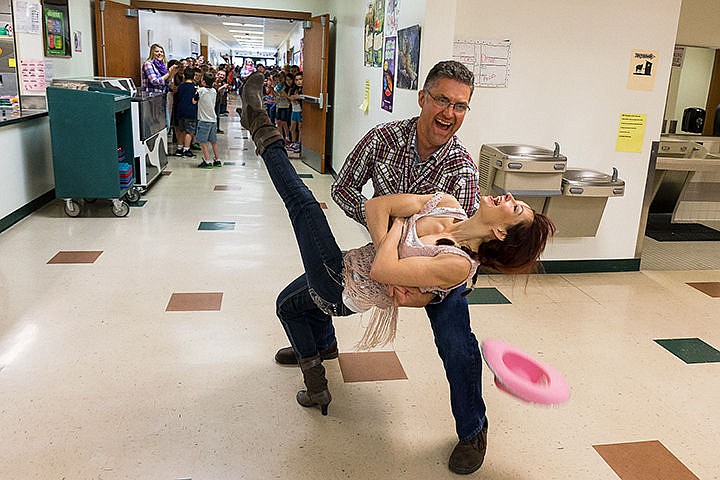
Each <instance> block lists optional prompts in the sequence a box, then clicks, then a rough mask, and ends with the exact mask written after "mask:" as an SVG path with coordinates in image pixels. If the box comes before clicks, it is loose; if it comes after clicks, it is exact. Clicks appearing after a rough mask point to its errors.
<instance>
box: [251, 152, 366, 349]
mask: <svg viewBox="0 0 720 480" xmlns="http://www.w3.org/2000/svg"><path fill="white" fill-rule="evenodd" d="M262 158H263V161H264V162H265V166H266V167H267V170H268V173H269V174H270V179H271V180H272V183H273V185H274V186H275V190H277V192H278V194H279V195H280V198H281V199H282V201H283V203H284V204H285V208H286V209H287V211H288V216H289V217H290V222H291V223H292V227H293V230H294V232H295V238H296V239H297V244H298V248H299V249H300V256H301V257H302V262H303V266H304V267H305V273H304V274H303V275H301V276H300V277H299V278H297V279H296V280H294V281H293V282H292V283H290V285H288V286H287V287H285V289H284V290H283V291H282V292H280V294H279V295H278V298H277V302H276V312H277V315H278V318H280V322H281V323H282V325H283V328H284V329H285V333H286V334H287V336H288V339H289V340H290V343H291V345H292V346H293V349H294V350H295V355H296V356H297V357H298V358H308V357H312V356H315V355H317V354H318V352H320V351H321V350H325V349H327V347H329V346H330V344H331V343H332V342H333V341H335V328H334V327H333V324H332V316H346V315H351V314H352V313H353V312H352V311H350V310H349V309H348V308H347V307H346V306H345V305H344V304H343V302H342V291H343V286H342V269H343V254H342V251H341V250H340V247H338V245H337V242H336V241H335V237H334V236H333V234H332V232H331V231H330V226H329V225H328V222H327V218H325V213H324V212H323V211H322V209H321V208H320V204H319V203H318V201H317V200H316V199H315V196H314V195H313V194H312V192H311V191H310V189H309V188H308V187H307V185H305V183H304V182H303V181H302V179H301V178H300V177H299V176H298V174H297V172H296V171H295V168H294V167H293V166H292V164H291V163H290V160H289V159H288V156H287V151H286V150H285V146H284V142H283V141H282V140H279V141H277V142H275V143H273V144H272V145H270V146H268V147H267V148H266V149H265V151H264V152H263V154H262Z"/></svg>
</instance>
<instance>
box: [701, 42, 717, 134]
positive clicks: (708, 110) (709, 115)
mask: <svg viewBox="0 0 720 480" xmlns="http://www.w3.org/2000/svg"><path fill="white" fill-rule="evenodd" d="M718 105H720V50H716V51H715V64H714V65H713V72H712V77H711V79H710V89H709V91H708V98H707V105H705V127H704V128H703V135H710V136H712V135H713V134H714V133H713V126H714V125H715V109H717V107H718Z"/></svg>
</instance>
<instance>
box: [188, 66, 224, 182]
mask: <svg viewBox="0 0 720 480" xmlns="http://www.w3.org/2000/svg"><path fill="white" fill-rule="evenodd" d="M214 83H215V76H214V75H213V74H212V73H210V72H206V73H203V75H202V79H201V80H200V88H198V91H197V94H196V95H195V100H194V101H196V102H197V115H198V117H197V118H198V124H197V141H198V142H199V143H200V148H201V149H202V155H203V161H202V162H201V163H200V164H199V165H198V168H213V167H222V162H221V161H220V160H218V147H217V124H216V122H217V114H216V113H215V99H216V97H217V91H215V89H214V88H213V84H214ZM208 144H210V145H212V151H213V157H214V161H210V151H209V148H208Z"/></svg>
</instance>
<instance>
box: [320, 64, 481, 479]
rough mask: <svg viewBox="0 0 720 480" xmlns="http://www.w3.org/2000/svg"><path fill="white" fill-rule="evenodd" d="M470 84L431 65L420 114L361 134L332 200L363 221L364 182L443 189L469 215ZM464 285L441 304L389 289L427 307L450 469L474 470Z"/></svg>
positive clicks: (476, 404)
mask: <svg viewBox="0 0 720 480" xmlns="http://www.w3.org/2000/svg"><path fill="white" fill-rule="evenodd" d="M473 84H474V77H473V74H472V72H470V71H469V70H468V69H467V68H466V67H465V66H464V65H462V64H461V63H458V62H454V61H446V62H440V63H438V64H437V65H435V66H434V67H433V68H432V69H431V70H430V72H429V73H428V76H427V78H426V80H425V85H424V86H423V89H422V90H421V91H420V92H419V93H418V103H419V105H420V108H421V111H420V116H419V117H416V118H412V119H408V120H401V121H397V122H392V123H388V124H385V125H381V126H379V127H376V128H374V129H372V130H371V131H370V132H368V133H367V135H365V136H364V137H363V138H362V140H360V142H359V143H358V144H357V146H356V147H355V148H354V149H353V151H352V152H351V153H350V155H349V156H348V158H347V159H346V161H345V164H344V165H343V167H342V169H341V170H340V174H339V175H338V178H337V180H336V182H335V183H334V184H333V186H332V197H333V199H334V200H335V202H337V204H338V205H340V207H341V208H342V209H343V210H344V211H345V213H346V214H347V215H348V216H349V217H351V218H353V219H354V220H356V221H357V222H359V223H362V224H363V225H366V226H367V222H366V218H365V201H366V200H367V198H365V196H363V194H362V188H363V185H365V184H366V183H367V182H368V181H370V180H371V181H372V184H373V187H374V189H375V192H374V195H375V196H378V195H387V194H391V193H415V194H428V193H435V192H438V191H442V192H446V193H450V194H452V195H453V196H455V198H457V199H458V201H459V202H460V204H461V205H462V206H463V208H464V209H465V211H466V212H467V214H468V215H472V214H473V213H475V210H477V208H478V202H479V195H478V172H477V168H476V166H475V164H474V162H473V160H472V157H471V156H470V154H469V153H468V151H467V150H466V149H465V147H464V146H463V145H462V144H461V143H460V141H459V140H458V138H457V137H456V136H455V132H457V131H458V129H459V128H460V126H461V125H462V123H463V120H464V119H465V115H466V114H467V112H468V111H469V110H470V107H469V106H468V102H469V101H470V98H471V96H472V91H473ZM464 290H465V286H460V287H458V288H456V289H455V290H453V291H452V293H450V294H449V295H448V296H447V297H446V298H445V300H443V301H442V302H440V303H433V302H432V300H433V299H432V298H431V297H432V295H431V294H420V293H413V292H414V289H408V288H402V287H398V288H396V289H395V297H396V299H397V300H398V301H399V303H400V304H401V305H406V306H425V310H426V312H427V315H428V318H429V319H430V324H431V326H432V329H433V332H434V336H435V344H436V346H437V349H438V353H439V355H440V358H441V359H442V361H443V365H444V367H445V373H446V376H447V380H448V383H449V384H450V403H451V406H452V412H453V415H454V417H455V424H456V431H457V434H458V438H459V442H458V444H457V445H456V446H455V449H454V450H453V452H452V454H451V455H450V460H449V462H448V467H449V468H450V470H452V471H453V472H455V473H459V474H469V473H472V472H474V471H476V470H477V469H478V468H480V466H481V465H482V463H483V460H484V458H485V448H486V441H487V419H486V418H485V403H484V401H483V398H482V384H481V374H482V360H481V355H480V349H479V347H478V342H477V340H476V338H475V335H474V334H473V333H472V330H471V329H470V312H469V309H468V303H467V300H466V298H465V297H464V296H462V295H461V293H462V292H463V291H464ZM328 323H329V322H328ZM329 324H330V325H331V323H329ZM334 338H335V337H334V332H333V334H332V339H333V340H334Z"/></svg>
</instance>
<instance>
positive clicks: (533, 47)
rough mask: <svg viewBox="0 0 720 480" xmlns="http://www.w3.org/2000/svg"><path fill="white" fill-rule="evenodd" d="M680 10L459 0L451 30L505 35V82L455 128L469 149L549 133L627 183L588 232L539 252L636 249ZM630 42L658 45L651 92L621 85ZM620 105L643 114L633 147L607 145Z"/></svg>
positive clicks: (574, 160)
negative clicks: (638, 145) (640, 137)
mask: <svg viewBox="0 0 720 480" xmlns="http://www.w3.org/2000/svg"><path fill="white" fill-rule="evenodd" d="M679 11H680V0H658V1H656V2H653V6H652V8H648V7H647V5H641V4H640V3H633V2H625V1H620V0H608V1H606V2H566V1H564V0H548V1H545V2H536V1H534V0H516V1H514V2H506V3H497V2H491V1H489V0H458V4H457V14H456V23H455V36H456V37H457V38H468V39H509V40H511V42H512V47H511V48H512V49H511V70H510V82H509V86H508V88H499V89H490V88H485V89H476V92H475V95H474V96H473V99H472V102H471V106H472V108H473V111H472V112H470V114H469V115H468V117H467V118H466V120H465V124H464V125H463V127H462V129H461V130H460V132H459V133H460V137H461V139H462V141H463V142H464V143H465V145H466V146H467V147H468V148H469V149H470V151H471V152H472V153H473V155H478V152H479V150H480V147H481V146H482V145H483V144H485V143H502V142H510V143H527V144H531V145H540V146H547V147H550V146H552V145H553V142H555V141H557V142H559V143H560V145H561V151H562V153H564V154H565V155H566V156H567V157H568V166H569V167H575V168H578V167H587V168H591V169H594V170H600V171H603V172H608V173H609V172H611V170H612V167H613V166H614V167H617V168H618V170H619V172H620V177H621V178H622V179H624V180H625V182H626V192H625V196H624V197H622V198H611V199H609V200H608V202H607V207H606V208H605V212H604V215H603V218H602V222H601V224H600V227H599V230H598V232H597V235H596V236H595V237H576V238H556V239H555V240H554V241H553V243H552V245H550V246H549V248H548V249H547V251H546V254H545V256H544V258H545V259H562V260H572V259H624V258H634V257H635V248H636V242H637V239H638V226H639V219H640V216H641V209H642V203H643V195H644V190H645V183H646V179H647V173H648V163H649V156H650V147H651V142H652V141H653V140H658V139H659V137H660V130H661V125H662V117H663V110H664V106H665V98H666V93H667V85H668V79H669V75H670V68H671V59H672V53H673V48H674V44H675V32H676V30H677V20H678V17H679ZM479 12H482V14H480V13H479ZM633 49H643V50H657V52H658V55H659V57H658V61H657V63H656V65H655V67H656V75H657V76H656V79H655V84H654V89H653V90H652V91H649V92H647V91H637V90H628V89H627V87H626V85H627V80H628V71H629V68H630V56H631V51H632V50H633ZM446 51H447V52H448V53H449V52H450V46H449V45H447V50H446ZM621 113H644V114H647V125H646V130H645V136H644V141H643V144H642V151H641V152H639V153H618V152H616V151H615V143H616V139H617V133H618V123H619V119H620V114H621Z"/></svg>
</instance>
